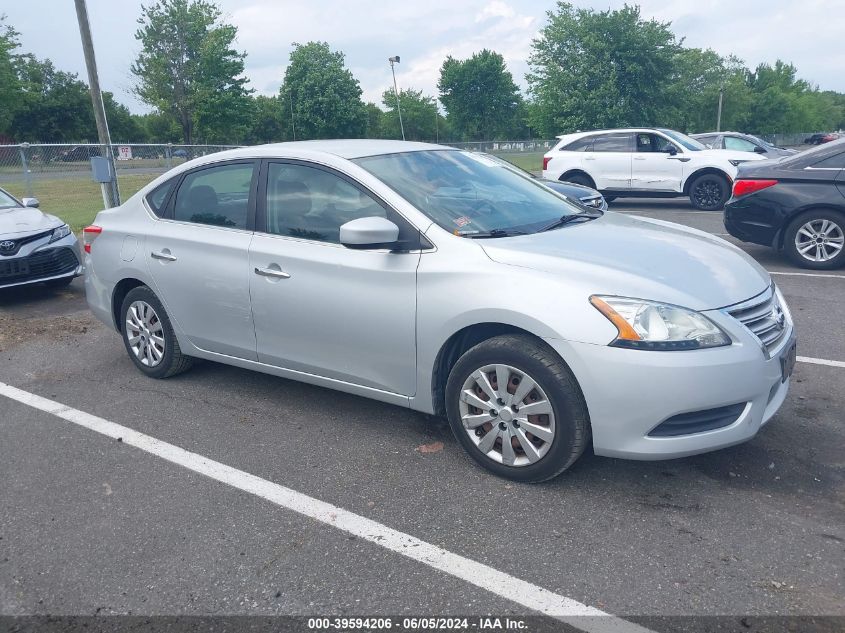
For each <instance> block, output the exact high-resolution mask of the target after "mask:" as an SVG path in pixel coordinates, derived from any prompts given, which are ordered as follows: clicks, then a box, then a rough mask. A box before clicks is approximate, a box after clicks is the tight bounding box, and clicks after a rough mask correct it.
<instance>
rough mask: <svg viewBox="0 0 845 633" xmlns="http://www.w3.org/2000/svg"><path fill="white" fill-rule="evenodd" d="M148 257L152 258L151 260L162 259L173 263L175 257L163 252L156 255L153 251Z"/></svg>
mask: <svg viewBox="0 0 845 633" xmlns="http://www.w3.org/2000/svg"><path fill="white" fill-rule="evenodd" d="M150 257H152V258H153V259H163V260H164V261H166V262H175V261H176V256H175V255H171V254H170V253H169V252H167V253H166V252H164V251H159V252H158V253H156V252H155V251H153V252H152V253H150Z"/></svg>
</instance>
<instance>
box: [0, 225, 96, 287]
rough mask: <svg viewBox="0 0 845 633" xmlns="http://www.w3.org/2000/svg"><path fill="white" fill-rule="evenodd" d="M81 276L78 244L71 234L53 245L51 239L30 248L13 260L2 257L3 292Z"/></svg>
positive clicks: (22, 250) (33, 244)
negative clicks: (16, 287)
mask: <svg viewBox="0 0 845 633" xmlns="http://www.w3.org/2000/svg"><path fill="white" fill-rule="evenodd" d="M81 274H82V264H81V258H80V254H79V243H78V241H77V239H76V236H75V235H74V234H73V233H71V234H70V235H68V236H66V237H63V238H62V239H60V240H56V241H55V242H52V243H50V242H49V238H45V239H44V240H39V241H38V242H33V243H32V244H27V245H26V246H25V247H24V248H22V249H21V250H20V252H18V253H17V254H15V255H13V256H11V257H3V256H0V288H12V287H14V286H25V285H28V284H37V283H42V282H45V281H53V280H55V279H65V278H68V277H77V276H79V275H81Z"/></svg>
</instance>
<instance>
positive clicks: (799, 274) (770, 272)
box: [769, 270, 845, 279]
mask: <svg viewBox="0 0 845 633" xmlns="http://www.w3.org/2000/svg"><path fill="white" fill-rule="evenodd" d="M769 274H770V275H785V276H787V277H829V278H831V279H845V275H828V274H825V273H789V272H781V271H779V270H770V271H769Z"/></svg>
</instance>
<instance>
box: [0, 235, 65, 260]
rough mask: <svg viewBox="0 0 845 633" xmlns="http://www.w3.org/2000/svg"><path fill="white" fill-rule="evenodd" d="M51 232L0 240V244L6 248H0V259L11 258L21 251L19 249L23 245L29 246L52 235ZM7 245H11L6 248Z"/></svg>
mask: <svg viewBox="0 0 845 633" xmlns="http://www.w3.org/2000/svg"><path fill="white" fill-rule="evenodd" d="M52 234H53V231H52V230H50V231H44V232H43V233H36V234H35V235H27V236H26V237H18V238H8V239H7V238H0V244H3V245H5V246H6V248H0V258H2V257H12V256H13V255H17V254H18V251H19V250H21V247H22V246H23V245H24V244H29V243H30V242H35V241H37V240H40V239H42V238H45V237H47V236H48V235H52ZM8 243H11V244H12V245H11V246H8Z"/></svg>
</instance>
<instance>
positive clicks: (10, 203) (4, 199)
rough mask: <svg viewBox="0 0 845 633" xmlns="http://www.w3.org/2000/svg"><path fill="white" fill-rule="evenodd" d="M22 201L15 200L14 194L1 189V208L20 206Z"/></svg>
mask: <svg viewBox="0 0 845 633" xmlns="http://www.w3.org/2000/svg"><path fill="white" fill-rule="evenodd" d="M19 206H21V205H20V202H18V201H17V200H15V199H14V198H13V197H12V196H10V195H9V194H8V193H6V192H5V191H3V190H2V189H0V209H9V208H12V207H19Z"/></svg>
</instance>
